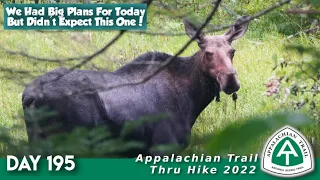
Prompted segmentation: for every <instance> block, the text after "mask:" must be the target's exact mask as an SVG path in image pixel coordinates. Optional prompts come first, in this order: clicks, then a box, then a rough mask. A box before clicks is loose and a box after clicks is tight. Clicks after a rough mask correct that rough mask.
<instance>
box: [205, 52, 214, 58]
mask: <svg viewBox="0 0 320 180" xmlns="http://www.w3.org/2000/svg"><path fill="white" fill-rule="evenodd" d="M205 54H206V56H209V57H210V56H212V55H213V53H212V52H209V51H206V52H205Z"/></svg>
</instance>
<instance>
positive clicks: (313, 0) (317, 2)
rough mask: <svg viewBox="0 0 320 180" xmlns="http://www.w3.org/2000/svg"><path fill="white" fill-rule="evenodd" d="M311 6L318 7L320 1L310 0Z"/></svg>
mask: <svg viewBox="0 0 320 180" xmlns="http://www.w3.org/2000/svg"><path fill="white" fill-rule="evenodd" d="M309 2H310V4H312V5H314V6H317V5H320V1H319V0H309Z"/></svg>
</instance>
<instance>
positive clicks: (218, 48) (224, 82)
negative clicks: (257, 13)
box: [184, 16, 249, 94]
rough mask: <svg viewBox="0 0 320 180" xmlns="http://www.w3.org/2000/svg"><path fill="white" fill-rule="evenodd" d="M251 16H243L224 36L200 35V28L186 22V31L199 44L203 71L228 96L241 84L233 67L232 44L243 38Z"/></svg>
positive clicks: (233, 50) (199, 59)
mask: <svg viewBox="0 0 320 180" xmlns="http://www.w3.org/2000/svg"><path fill="white" fill-rule="evenodd" d="M248 18H249V16H243V17H241V18H239V19H237V21H236V22H235V24H234V26H232V27H231V28H230V29H229V30H228V31H227V32H226V33H224V34H222V35H215V36H206V35H204V34H203V33H198V35H197V30H198V27H196V26H195V25H193V24H192V23H191V22H190V21H188V20H187V19H185V20H184V25H185V30H186V32H187V34H188V36H189V37H190V38H193V37H194V36H196V35H197V36H196V37H194V40H195V41H196V42H197V43H198V45H199V47H200V51H199V53H198V58H197V60H198V61H199V64H200V68H201V70H202V71H203V72H204V73H206V74H208V75H209V76H210V77H212V78H215V79H216V80H217V82H218V83H219V85H220V89H221V90H222V91H223V92H225V93H226V94H232V93H234V92H236V91H238V90H239V88H240V82H239V80H238V77H237V76H238V75H237V71H236V69H235V68H234V67H233V62H232V61H233V57H234V54H235V49H234V48H233V47H232V46H231V44H232V42H233V41H234V40H236V39H239V38H241V37H242V36H243V35H244V34H245V33H246V31H247V29H248V24H249V22H248V21H247V22H244V21H245V20H246V19H248Z"/></svg>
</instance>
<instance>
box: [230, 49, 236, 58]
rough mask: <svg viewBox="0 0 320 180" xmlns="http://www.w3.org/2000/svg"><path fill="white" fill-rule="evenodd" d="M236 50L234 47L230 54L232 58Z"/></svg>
mask: <svg viewBox="0 0 320 180" xmlns="http://www.w3.org/2000/svg"><path fill="white" fill-rule="evenodd" d="M235 52H236V50H234V49H232V50H231V51H230V56H231V58H233V56H234V53H235Z"/></svg>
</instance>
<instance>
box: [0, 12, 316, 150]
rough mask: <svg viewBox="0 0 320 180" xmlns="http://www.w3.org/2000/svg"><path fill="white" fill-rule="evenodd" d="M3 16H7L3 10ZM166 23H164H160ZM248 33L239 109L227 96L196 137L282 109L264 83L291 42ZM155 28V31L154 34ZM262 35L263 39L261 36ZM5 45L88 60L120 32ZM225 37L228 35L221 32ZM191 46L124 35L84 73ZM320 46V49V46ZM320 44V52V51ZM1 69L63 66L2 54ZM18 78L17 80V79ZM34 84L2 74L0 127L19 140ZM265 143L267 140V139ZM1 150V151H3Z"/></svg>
mask: <svg viewBox="0 0 320 180" xmlns="http://www.w3.org/2000/svg"><path fill="white" fill-rule="evenodd" d="M0 14H1V16H2V15H3V13H2V10H1V13H0ZM1 16H0V19H2V17H1ZM159 21H160V22H159ZM159 21H158V22H157V24H158V25H159V24H166V29H169V30H170V31H173V32H183V31H184V28H183V25H182V22H176V21H169V22H168V21H161V20H159ZM252 23H253V25H252V26H251V25H250V26H249V30H248V33H247V34H246V35H245V37H244V38H242V39H240V40H239V41H237V42H235V43H234V47H235V49H237V52H236V55H235V59H234V66H235V67H236V69H237V71H238V74H239V79H240V81H241V89H240V90H239V92H238V96H239V98H238V101H237V107H236V109H235V106H234V102H233V101H232V98H231V97H230V96H227V95H225V94H223V95H222V97H221V102H220V103H216V102H212V103H211V104H210V105H209V106H208V107H207V108H206V109H205V110H204V111H203V112H202V114H201V115H200V117H199V118H198V120H197V122H196V124H195V126H194V128H193V136H194V137H199V136H200V137H201V136H203V135H205V134H208V133H212V132H213V133H214V132H216V131H218V130H221V129H223V128H224V127H225V126H226V125H228V124H229V123H232V122H235V121H239V119H242V120H243V119H246V118H247V117H251V116H254V115H259V114H262V113H265V112H266V111H267V112H273V111H276V110H277V109H273V110H270V109H265V107H266V106H265V105H266V104H267V105H271V107H277V104H278V102H277V101H276V100H273V99H272V98H268V97H266V96H264V95H263V93H264V91H265V90H266V89H265V86H264V83H265V82H266V81H267V80H268V79H269V78H270V77H271V76H272V74H273V72H272V67H273V65H274V64H273V61H272V57H273V55H274V54H277V55H278V56H279V57H281V56H285V55H286V54H287V52H286V51H284V50H283V45H284V43H285V40H286V37H284V36H282V35H279V34H277V33H276V32H265V33H263V34H262V33H261V32H263V31H261V30H259V31H256V29H255V27H256V25H255V24H257V23H259V22H252ZM153 26H155V25H153V24H151V25H149V27H150V28H151V29H152V28H154V27H153ZM257 32H259V34H257ZM0 33H1V35H0V45H1V46H2V47H5V48H8V49H11V50H16V51H20V50H23V51H26V52H28V53H29V54H31V55H35V56H39V57H71V56H79V55H86V54H90V53H92V52H94V51H95V50H97V49H99V48H100V47H102V46H103V45H104V44H105V43H106V42H107V41H108V40H109V39H111V38H112V37H113V35H115V34H116V33H115V32H106V31H105V32H103V31H99V32H56V33H54V32H46V33H42V32H36V31H2V32H0ZM221 33H222V32H221ZM187 40H188V37H187V36H177V37H172V36H148V35H142V34H137V33H128V34H126V35H124V37H122V38H121V39H120V40H119V41H118V42H117V43H116V44H115V45H114V46H113V47H112V48H110V49H109V50H108V51H107V52H105V53H104V54H103V55H101V56H99V57H98V58H96V59H94V61H93V62H92V63H91V64H89V65H87V66H86V67H83V68H92V64H95V65H97V66H99V67H100V68H107V69H109V70H114V69H116V68H118V67H120V66H121V65H123V64H125V63H126V62H127V61H129V60H131V59H133V58H135V57H136V56H138V55H140V54H142V53H144V52H147V51H162V52H166V53H169V54H174V53H175V52H177V51H178V50H179V48H181V47H182V46H183V44H184V43H185V42H186V41H187ZM319 44H320V43H319ZM319 44H318V46H319ZM197 49H198V47H197V45H196V44H195V43H194V44H192V45H191V46H190V47H189V48H188V49H187V50H186V51H185V52H184V53H183V56H189V55H192V54H193V53H195V52H196V51H197ZM0 57H1V59H0V67H2V68H10V69H13V70H20V71H21V70H28V71H33V75H39V74H42V73H44V72H46V71H49V70H52V69H54V68H56V67H58V66H61V64H54V63H44V62H38V61H34V60H31V59H27V58H24V57H21V56H17V55H9V54H8V53H6V52H4V51H3V50H0ZM74 63H76V62H70V63H68V64H64V65H62V66H66V67H71V66H72V65H73V64H74ZM12 74H13V76H12ZM31 79H32V78H30V77H29V76H27V75H26V74H20V73H17V72H13V71H12V72H4V71H3V72H0V127H4V128H9V129H10V134H11V137H12V139H13V140H25V141H26V139H27V138H26V131H25V129H24V128H20V129H14V128H12V127H13V126H15V125H23V124H24V122H23V120H22V110H21V93H22V90H23V84H22V83H26V82H29V81H30V80H31ZM259 138H261V137H257V145H256V147H254V148H253V150H252V151H254V152H256V151H260V150H261V146H262V145H263V143H264V141H260V142H259V141H258V139H259ZM262 138H264V137H262ZM1 148H5V147H1V146H0V151H1Z"/></svg>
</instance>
